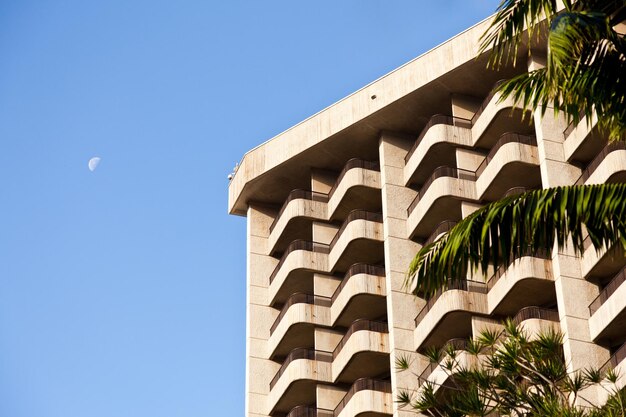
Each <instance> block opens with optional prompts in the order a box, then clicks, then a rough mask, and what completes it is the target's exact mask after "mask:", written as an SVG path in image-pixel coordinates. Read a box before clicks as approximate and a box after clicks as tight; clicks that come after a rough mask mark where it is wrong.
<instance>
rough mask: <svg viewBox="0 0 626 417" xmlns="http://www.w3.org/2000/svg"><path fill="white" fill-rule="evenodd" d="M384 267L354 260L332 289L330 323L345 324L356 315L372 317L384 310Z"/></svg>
mask: <svg viewBox="0 0 626 417" xmlns="http://www.w3.org/2000/svg"><path fill="white" fill-rule="evenodd" d="M386 295H387V292H386V282H385V268H383V267H380V266H373V265H368V264H362V263H359V264H354V265H352V266H351V267H350V268H349V269H348V272H346V274H345V276H344V277H343V280H342V281H341V284H339V286H338V287H337V289H336V290H335V292H334V293H333V295H332V297H331V300H332V306H331V309H330V319H331V323H332V325H333V326H349V325H350V323H352V322H353V321H355V320H356V319H358V318H367V319H374V318H376V317H381V316H383V315H385V314H386V313H387V300H386V298H385V296H386Z"/></svg>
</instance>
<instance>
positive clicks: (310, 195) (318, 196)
mask: <svg viewBox="0 0 626 417" xmlns="http://www.w3.org/2000/svg"><path fill="white" fill-rule="evenodd" d="M293 200H310V201H321V202H322V203H328V195H327V194H324V193H318V192H315V191H307V190H292V191H291V192H290V193H289V195H288V196H287V199H286V200H285V202H284V203H283V205H282V207H281V208H280V210H279V211H278V214H277V215H276V217H275V218H274V221H273V222H272V224H271V225H270V233H272V231H273V230H274V227H276V224H277V223H278V220H279V219H280V217H281V216H282V215H283V213H284V212H285V209H287V206H288V205H289V203H290V202H291V201H293Z"/></svg>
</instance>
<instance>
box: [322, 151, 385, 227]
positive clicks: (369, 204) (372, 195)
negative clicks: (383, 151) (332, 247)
mask: <svg viewBox="0 0 626 417" xmlns="http://www.w3.org/2000/svg"><path fill="white" fill-rule="evenodd" d="M380 190H381V180H380V164H379V163H378V162H370V161H364V160H362V159H356V158H353V159H350V160H349V161H348V162H347V163H346V165H345V166H344V167H343V170H342V171H341V172H340V173H339V176H338V177H337V181H336V182H335V184H334V185H333V187H332V188H331V189H330V191H329V192H328V220H336V219H343V218H345V217H346V215H347V214H348V213H349V212H350V211H352V210H354V209H357V208H359V209H363V210H367V211H374V212H380V211H382V200H381V194H380Z"/></svg>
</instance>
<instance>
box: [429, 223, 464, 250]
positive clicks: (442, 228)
mask: <svg viewBox="0 0 626 417" xmlns="http://www.w3.org/2000/svg"><path fill="white" fill-rule="evenodd" d="M456 224H457V222H454V221H452V220H444V221H442V222H441V223H439V224H438V225H437V226H436V227H435V230H433V232H432V233H431V234H430V236H428V239H426V240H425V241H424V246H428V245H430V244H431V243H433V242H434V241H435V239H437V238H438V237H439V235H441V234H442V233H447V232H449V231H450V230H452V228H453V227H454V226H456Z"/></svg>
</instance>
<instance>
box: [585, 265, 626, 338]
mask: <svg viewBox="0 0 626 417" xmlns="http://www.w3.org/2000/svg"><path fill="white" fill-rule="evenodd" d="M624 281H626V267H623V268H622V270H621V271H619V272H618V273H617V274H616V275H615V276H614V277H613V278H612V279H611V281H610V282H609V283H608V284H607V285H606V286H605V287H604V288H603V289H602V291H601V292H600V294H599V295H598V296H597V297H596V298H595V300H593V301H592V302H591V304H589V314H590V318H589V331H590V333H591V338H592V339H593V340H601V341H606V340H609V341H610V340H616V339H620V338H622V337H623V335H624V334H626V285H622V284H623V283H624Z"/></svg>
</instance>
